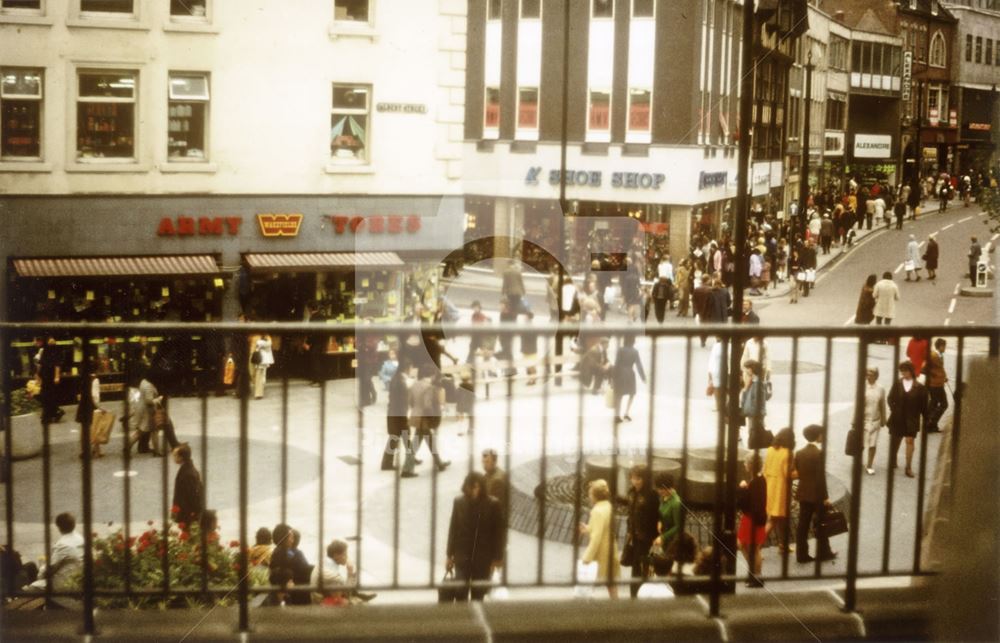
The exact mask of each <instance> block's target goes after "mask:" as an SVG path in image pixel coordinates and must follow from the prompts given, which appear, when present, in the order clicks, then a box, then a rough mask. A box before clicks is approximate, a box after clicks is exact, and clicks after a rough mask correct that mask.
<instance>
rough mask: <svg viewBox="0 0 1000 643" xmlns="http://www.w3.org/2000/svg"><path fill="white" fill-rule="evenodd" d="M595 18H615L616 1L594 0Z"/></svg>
mask: <svg viewBox="0 0 1000 643" xmlns="http://www.w3.org/2000/svg"><path fill="white" fill-rule="evenodd" d="M593 3H594V17H595V18H613V17H614V15H615V3H614V0H593Z"/></svg>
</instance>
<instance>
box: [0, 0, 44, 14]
mask: <svg viewBox="0 0 1000 643" xmlns="http://www.w3.org/2000/svg"><path fill="white" fill-rule="evenodd" d="M0 11H2V12H3V13H17V14H24V13H27V14H39V13H41V12H42V0H0Z"/></svg>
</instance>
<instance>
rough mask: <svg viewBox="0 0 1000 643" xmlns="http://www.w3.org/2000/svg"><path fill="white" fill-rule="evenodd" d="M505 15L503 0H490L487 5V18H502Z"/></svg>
mask: <svg viewBox="0 0 1000 643" xmlns="http://www.w3.org/2000/svg"><path fill="white" fill-rule="evenodd" d="M502 17H503V0H489V3H488V6H487V7H486V19H487V20H500V18H502Z"/></svg>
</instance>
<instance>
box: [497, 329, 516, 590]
mask: <svg viewBox="0 0 1000 643" xmlns="http://www.w3.org/2000/svg"><path fill="white" fill-rule="evenodd" d="M507 332H511V334H513V332H512V331H507ZM507 345H508V346H510V353H513V352H514V338H513V337H511V338H510V339H509V340H508V342H507ZM507 359H509V360H511V361H513V359H514V357H513V355H508V356H507ZM514 374H515V370H514V368H513V367H509V368H508V370H507V413H506V415H507V420H506V422H505V423H504V424H505V426H504V447H503V453H504V456H503V457H504V464H503V466H504V471H505V473H506V475H507V476H508V477H507V492H506V493H504V500H503V517H504V525H503V534H504V544H505V547H504V565H503V569H502V571H501V572H500V574H501V577H502V582H503V584H504V585H506V584H507V569H508V567H509V565H507V564H506V563H507V548H506V543H507V538H508V536H509V535H510V463H511V453H510V452H511V449H512V446H513V444H512V436H513V423H514V417H513V416H514V380H513V377H514Z"/></svg>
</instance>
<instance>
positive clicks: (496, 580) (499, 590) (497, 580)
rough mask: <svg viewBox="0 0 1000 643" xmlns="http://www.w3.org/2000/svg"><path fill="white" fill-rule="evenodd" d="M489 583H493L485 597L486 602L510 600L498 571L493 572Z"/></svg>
mask: <svg viewBox="0 0 1000 643" xmlns="http://www.w3.org/2000/svg"><path fill="white" fill-rule="evenodd" d="M490 582H491V583H493V587H492V588H491V589H490V593H489V594H487V595H486V600H488V601H491V602H493V601H506V600H508V599H509V598H510V590H508V589H507V588H506V587H504V586H503V584H502V583H503V575H502V574H501V573H500V570H499V569H494V570H493V576H492V577H491V578H490Z"/></svg>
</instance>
